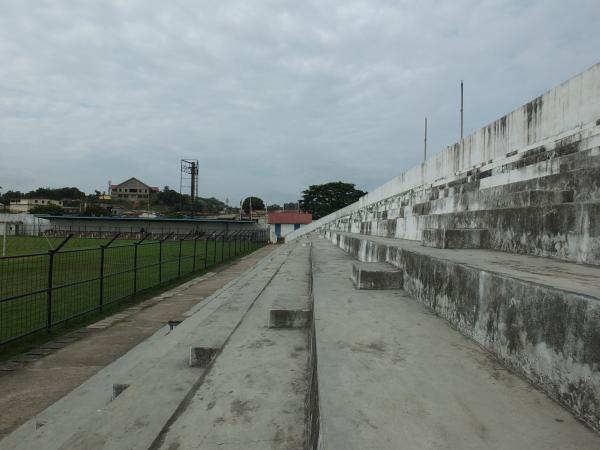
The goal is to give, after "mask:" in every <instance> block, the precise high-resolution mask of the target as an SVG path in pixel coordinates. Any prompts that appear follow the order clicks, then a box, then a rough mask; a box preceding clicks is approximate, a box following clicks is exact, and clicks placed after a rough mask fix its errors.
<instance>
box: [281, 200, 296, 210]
mask: <svg viewBox="0 0 600 450" xmlns="http://www.w3.org/2000/svg"><path fill="white" fill-rule="evenodd" d="M283 209H284V210H285V211H297V210H298V203H294V202H290V203H284V204H283Z"/></svg>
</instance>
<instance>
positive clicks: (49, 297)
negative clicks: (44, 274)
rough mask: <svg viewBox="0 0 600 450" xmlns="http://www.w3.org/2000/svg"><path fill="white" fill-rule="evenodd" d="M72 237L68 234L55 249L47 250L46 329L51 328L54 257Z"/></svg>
mask: <svg viewBox="0 0 600 450" xmlns="http://www.w3.org/2000/svg"><path fill="white" fill-rule="evenodd" d="M72 237H73V235H72V234H69V235H68V236H67V237H66V238H65V239H64V240H63V241H62V242H61V243H60V244H59V245H58V247H56V248H55V249H52V250H48V291H47V294H46V313H47V317H46V328H47V329H48V331H50V329H51V328H52V289H53V286H52V285H53V284H54V255H55V254H56V253H58V251H59V250H60V249H61V248H62V247H63V246H64V245H65V244H66V243H67V242H68V241H69V239H71V238H72Z"/></svg>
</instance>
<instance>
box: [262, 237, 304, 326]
mask: <svg viewBox="0 0 600 450" xmlns="http://www.w3.org/2000/svg"><path fill="white" fill-rule="evenodd" d="M263 295H264V296H265V297H266V298H267V300H266V301H267V302H268V303H269V304H270V305H271V306H270V308H269V311H268V315H269V317H268V320H269V327H270V328H308V327H310V324H311V321H312V304H311V302H310V243H300V242H298V243H296V245H295V246H294V248H293V250H292V251H291V253H290V257H289V258H288V259H287V260H286V262H285V263H284V264H283V266H282V267H281V269H280V270H279V273H278V274H277V277H275V278H274V279H273V281H272V282H271V284H270V286H269V289H268V290H267V291H266V292H265V293H264V294H263Z"/></svg>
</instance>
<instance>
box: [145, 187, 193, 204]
mask: <svg viewBox="0 0 600 450" xmlns="http://www.w3.org/2000/svg"><path fill="white" fill-rule="evenodd" d="M152 200H153V201H156V203H158V204H159V205H165V206H171V207H177V208H179V207H181V205H182V204H183V203H185V202H184V199H183V196H182V195H181V194H180V193H179V192H177V191H175V190H173V189H169V186H165V188H164V189H163V191H162V192H158V193H156V195H153V199H152Z"/></svg>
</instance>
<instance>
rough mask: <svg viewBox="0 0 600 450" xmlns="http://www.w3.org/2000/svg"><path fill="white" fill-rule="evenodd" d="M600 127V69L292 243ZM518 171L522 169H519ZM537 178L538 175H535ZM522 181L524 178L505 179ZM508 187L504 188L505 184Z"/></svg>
mask: <svg viewBox="0 0 600 450" xmlns="http://www.w3.org/2000/svg"><path fill="white" fill-rule="evenodd" d="M598 125H600V64H596V65H595V66H593V67H591V68H590V69H588V70H586V71H585V72H582V73H580V74H579V75H576V76H574V77H573V78H571V79H570V80H568V81H566V82H564V83H562V84H561V85H559V86H557V87H555V88H553V89H551V90H550V91H548V92H546V93H545V94H543V95H542V96H540V97H538V98H536V99H534V100H532V101H530V102H528V103H527V104H525V105H523V106H522V107H520V108H518V109H516V110H515V111H513V112H511V113H509V114H507V115H505V116H503V117H501V118H500V119H498V120H496V121H495V122H492V123H491V124H489V125H487V126H485V127H483V128H481V129H480V130H478V131H477V132H475V133H474V134H472V135H470V136H467V137H466V138H465V139H464V140H463V141H462V142H459V143H456V144H454V145H452V146H449V147H447V148H446V149H445V150H443V151H441V152H439V153H438V154H436V155H434V156H432V157H431V158H429V159H428V160H426V161H425V162H424V163H422V164H421V165H419V166H416V167H413V168H412V169H409V170H407V171H406V172H404V173H403V174H401V175H399V176H398V177H396V178H394V179H392V180H390V181H389V182H387V183H386V184H384V185H382V186H380V187H379V188H377V189H375V190H374V191H372V192H370V193H369V194H367V195H365V196H364V197H362V198H361V199H360V200H359V201H358V202H356V203H354V204H352V205H350V206H347V207H346V208H343V209H340V210H339V211H336V212H335V213H333V214H330V215H328V216H326V217H324V218H321V219H319V220H317V221H315V222H313V223H312V224H310V225H308V226H307V227H304V228H303V229H301V230H297V231H296V232H294V233H291V234H290V235H288V237H287V240H293V239H295V238H296V237H298V236H301V235H303V234H305V233H308V232H311V231H313V230H316V229H318V228H320V227H323V226H324V225H326V224H329V223H331V222H332V221H335V220H338V219H341V218H344V217H347V216H349V215H350V214H351V213H353V212H356V211H361V210H366V209H367V208H368V207H370V206H372V205H374V204H376V203H377V202H381V201H384V200H386V199H389V198H391V197H393V196H396V195H398V194H401V193H406V192H409V191H411V190H417V189H423V188H425V187H428V186H429V187H430V186H432V185H436V184H443V183H452V182H453V181H454V180H455V179H457V178H460V177H461V175H463V176H464V175H465V174H467V176H470V174H469V172H470V171H473V170H476V171H488V170H492V169H494V168H495V167H496V166H497V165H498V164H504V163H506V162H507V161H510V160H511V158H515V156H516V155H517V154H520V153H522V152H526V151H528V150H531V149H534V148H536V147H538V148H539V147H541V146H544V145H546V144H551V143H553V142H556V141H560V139H561V138H563V137H565V138H567V139H568V138H569V137H570V136H572V135H573V134H574V133H577V132H580V133H582V132H585V131H586V130H588V129H590V128H593V127H596V126H598ZM515 169H516V167H515ZM533 176H535V174H534V175H533ZM514 181H519V179H518V178H513V179H512V180H505V181H504V183H506V182H514ZM504 183H502V184H504Z"/></svg>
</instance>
